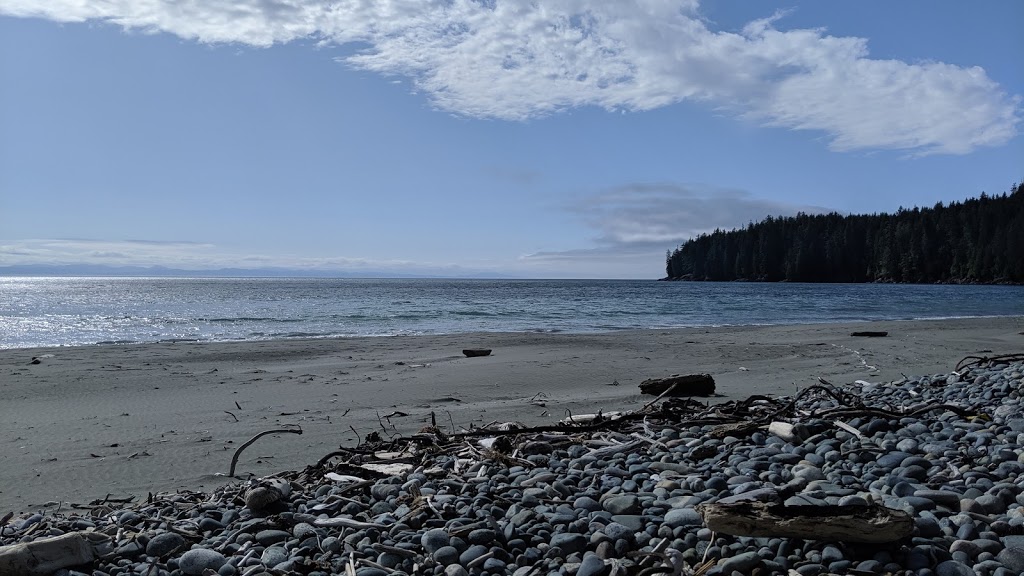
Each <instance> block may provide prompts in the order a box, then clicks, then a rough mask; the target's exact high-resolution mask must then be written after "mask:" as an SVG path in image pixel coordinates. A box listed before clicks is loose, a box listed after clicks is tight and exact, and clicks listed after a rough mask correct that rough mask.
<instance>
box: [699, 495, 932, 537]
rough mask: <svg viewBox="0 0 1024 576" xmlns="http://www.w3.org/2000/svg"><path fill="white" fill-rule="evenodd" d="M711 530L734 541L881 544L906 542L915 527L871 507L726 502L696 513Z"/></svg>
mask: <svg viewBox="0 0 1024 576" xmlns="http://www.w3.org/2000/svg"><path fill="white" fill-rule="evenodd" d="M697 510H698V511H699V512H700V515H701V517H702V518H703V519H704V523H705V524H706V525H707V527H708V528H709V529H711V530H713V531H715V532H718V533H720V534H729V535H730V536H753V537H756V538H803V539H805V540H822V541H837V542H863V543H869V544H881V543H884V542H895V541H897V540H900V539H903V538H906V537H908V536H910V534H911V533H912V532H913V531H914V521H913V519H912V518H911V517H910V515H909V514H907V513H906V512H903V511H902V510H892V509H890V508H886V507H884V506H880V505H878V504H869V505H867V506H785V505H782V504H778V503H773V502H757V501H747V502H734V503H727V504H723V503H721V502H716V503H710V504H701V505H700V506H698V507H697Z"/></svg>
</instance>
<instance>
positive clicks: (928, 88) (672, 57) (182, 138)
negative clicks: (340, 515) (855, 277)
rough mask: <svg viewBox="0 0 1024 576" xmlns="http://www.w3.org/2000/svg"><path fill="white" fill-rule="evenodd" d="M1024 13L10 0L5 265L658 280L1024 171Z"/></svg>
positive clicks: (3, 34)
mask: <svg viewBox="0 0 1024 576" xmlns="http://www.w3.org/2000/svg"><path fill="white" fill-rule="evenodd" d="M1021 22H1024V3H1021V2H1018V1H1015V0H1006V1H992V2H981V3H964V2H931V1H928V2H925V1H909V2H897V3H892V2H881V1H868V2H856V3H853V2H849V3H835V2H786V3H783V2H739V1H734V0H726V1H721V2H714V3H710V2H708V3H698V2H697V1H696V0H689V1H684V2H667V1H665V2H663V1H658V0H643V1H635V2H625V1H623V2H584V1H582V0H565V1H558V2H544V1H540V2H534V3H531V2H526V1H516V2H510V1H503V0H490V1H471V0H448V1H445V2H435V1H428V0H415V1H413V0H392V1H387V0H382V1H380V2H356V1H354V0H352V1H342V2H319V1H313V0H277V1H272V0H238V1H237V2H230V3H225V2H196V3H187V4H184V5H182V4H181V3H179V2H171V1H163V0H146V1H140V0H110V1H108V2H103V3H95V2H88V1H86V0H45V1H44V0H0V266H5V265H21V264H71V263H73V264H88V265H117V266H121V265H130V266H152V265H160V266H167V267H174V268H181V269H186V270H200V269H216V268H224V267H236V268H237V267H241V268H262V267H275V268H287V269H293V270H295V271H296V273H302V272H303V271H310V270H312V271H318V272H320V273H324V272H326V273H330V272H331V271H337V272H338V273H348V274H351V273H355V274H365V275H378V274H385V273H391V272H403V273H413V274H427V275H474V274H481V273H483V274H488V273H500V274H506V275H512V276H521V277H546V278H553V277H554V278H557V277H572V278H587V277H597V278H657V277H660V276H661V275H663V274H664V254H665V251H666V250H667V249H671V248H674V247H675V246H678V245H679V244H681V243H682V242H684V241H686V240H687V239H688V238H690V237H691V236H693V235H695V234H699V233H701V232H706V231H710V230H713V229H715V228H716V227H721V228H732V227H735V226H743V225H745V224H746V223H747V222H749V221H752V220H753V221H756V220H759V219H761V218H763V217H765V216H767V215H769V214H771V215H790V214H795V213H796V212H797V211H805V212H816V211H832V210H836V211H839V212H843V213H861V212H886V211H894V210H896V209H897V208H899V207H900V206H905V207H910V206H932V205H934V204H935V203H936V202H939V201H943V202H949V201H952V200H962V199H964V198H966V197H969V196H976V195H977V194H979V193H980V192H982V191H987V192H989V193H1001V192H1005V191H1007V190H1008V188H1009V187H1010V185H1011V184H1013V183H1014V182H1017V181H1019V180H1020V179H1021V178H1022V177H1024V138H1022V136H1021V135H1020V132H1021V129H1022V128H1021V127H1022V123H1021V118H1022V117H1024V111H1022V110H1024V104H1022V101H1021V98H1022V95H1024V68H1022V67H1021V66H1020V61H1019V55H1020V54H1024V37H1022V36H1021V34H1020V23H1021Z"/></svg>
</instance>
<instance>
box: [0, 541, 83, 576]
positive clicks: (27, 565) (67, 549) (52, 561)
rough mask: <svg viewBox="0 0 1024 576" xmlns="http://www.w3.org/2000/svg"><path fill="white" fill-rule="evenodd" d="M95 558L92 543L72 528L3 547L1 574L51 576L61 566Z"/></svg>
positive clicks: (77, 564) (0, 560)
mask: <svg viewBox="0 0 1024 576" xmlns="http://www.w3.org/2000/svg"><path fill="white" fill-rule="evenodd" d="M95 558H96V557H95V552H94V550H93V547H92V543H91V542H89V540H87V539H86V538H85V536H83V535H82V534H81V533H78V532H69V533H67V534H62V535H60V536H55V537H53V538H41V539H39V540H33V541H32V542H27V543H24V544H12V545H11V546H2V547H0V574H3V575H4V576H49V575H50V574H53V573H54V572H56V571H57V570H60V569H61V568H68V567H70V566H80V565H82V564H88V563H89V562H92V561H93V560H95Z"/></svg>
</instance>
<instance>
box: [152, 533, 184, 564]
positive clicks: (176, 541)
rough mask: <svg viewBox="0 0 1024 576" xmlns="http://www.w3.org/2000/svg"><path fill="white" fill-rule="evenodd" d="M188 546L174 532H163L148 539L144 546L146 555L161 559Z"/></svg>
mask: <svg viewBox="0 0 1024 576" xmlns="http://www.w3.org/2000/svg"><path fill="white" fill-rule="evenodd" d="M187 545H188V542H186V541H185V538H183V537H182V536H180V535H179V534H176V533H174V532H164V533H163V534H157V535H156V536H154V537H152V538H150V540H149V543H147V544H146V555H147V556H155V557H157V558H162V557H164V556H167V555H168V554H171V553H173V552H175V551H178V550H182V549H184V548H185V547H186V546H187Z"/></svg>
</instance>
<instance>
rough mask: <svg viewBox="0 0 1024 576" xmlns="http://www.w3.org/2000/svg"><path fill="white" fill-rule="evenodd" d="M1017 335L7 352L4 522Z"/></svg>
mask: <svg viewBox="0 0 1024 576" xmlns="http://www.w3.org/2000/svg"><path fill="white" fill-rule="evenodd" d="M854 330H858V331H860V330H884V331H888V332H889V335H888V336H887V337H885V338H855V337H851V336H850V333H851V332H852V331H854ZM1022 331H1024V318H1019V317H1017V318H981V319H958V320H935V321H893V322H872V323H856V324H815V325H800V326H765V327H731V328H728V327H727V328H698V329H678V330H643V331H622V332H613V333H602V334H522V333H482V334H457V335H444V336H409V337H379V338H349V339H322V340H277V341H267V342H235V343H166V344H147V345H104V346H84V347H66V348H47V349H14V350H2V351H0V393H2V394H3V402H2V403H0V455H2V461H3V465H2V466H0V514H2V513H6V512H7V511H14V512H24V511H32V510H39V509H42V508H44V507H46V508H48V509H50V510H52V509H53V508H55V507H56V506H57V504H58V503H59V502H62V503H63V504H61V505H62V506H68V505H69V504H73V503H85V502H88V501H90V500H93V499H97V498H100V499H102V498H104V497H106V496H107V495H110V496H111V497H112V498H124V497H128V496H135V497H137V498H142V499H144V498H145V497H146V495H147V493H148V492H156V491H168V490H209V489H211V488H213V487H215V486H218V485H220V484H222V483H224V482H227V481H229V479H226V478H224V477H221V476H217V475H216V473H226V472H227V470H228V466H229V464H230V460H231V455H232V453H233V451H234V450H235V449H236V448H237V447H238V446H239V445H240V444H241V443H243V442H245V441H246V440H248V439H249V438H250V437H252V436H253V435H254V434H257V433H259V432H261V431H264V430H269V429H273V428H279V427H281V426H283V425H298V426H301V428H302V431H303V434H302V435H294V434H281V435H273V436H268V437H264V438H261V439H260V440H259V441H257V442H256V443H255V444H254V445H252V446H251V447H249V448H248V449H247V450H246V451H245V452H244V453H243V454H242V456H241V458H240V460H239V462H238V469H237V473H238V474H239V475H240V476H242V477H246V476H248V475H250V474H252V475H257V476H261V475H266V474H271V473H274V472H278V471H282V470H289V469H300V468H302V467H304V466H305V465H307V464H310V463H313V462H315V461H316V460H317V459H319V458H320V457H321V456H323V455H324V454H327V453H329V452H331V451H332V450H333V449H334V448H336V447H337V446H339V445H346V446H351V445H353V444H355V443H357V442H358V441H359V439H360V438H361V437H364V436H365V435H366V434H367V433H369V432H372V431H377V432H380V433H382V434H383V433H385V430H382V425H383V427H384V428H385V429H386V432H387V433H388V434H396V435H397V434H403V433H409V432H412V431H415V430H417V429H419V428H421V427H422V426H424V425H425V424H428V423H429V420H430V414H431V413H432V412H433V413H434V415H435V416H436V418H437V423H438V425H439V426H442V427H445V428H451V427H456V428H463V427H465V428H468V427H470V426H480V425H485V424H488V423H491V422H494V421H501V422H505V421H519V422H522V423H525V424H528V425H537V424H546V423H554V422H556V421H558V420H560V419H562V418H565V417H566V416H567V415H569V414H570V413H571V414H581V413H588V412H596V411H598V410H605V411H610V410H632V409H637V408H640V407H641V406H643V404H644V403H646V402H648V401H650V400H651V399H652V397H650V396H642V395H640V394H639V389H638V388H637V385H638V384H639V383H640V382H641V381H642V380H644V379H647V378H655V377H663V376H668V375H670V374H674V373H693V372H707V373H710V374H712V375H713V376H714V378H715V380H716V382H717V387H718V392H719V394H720V396H718V397H716V398H710V399H708V400H709V401H710V402H718V401H725V400H729V399H736V398H743V397H746V396H748V395H750V394H753V393H758V394H773V395H786V394H792V393H794V392H795V391H797V390H798V389H799V388H801V387H804V386H808V385H811V384H814V383H815V382H816V381H817V378H818V377H822V378H825V379H827V380H829V381H832V382H835V383H846V382H851V381H853V380H858V379H860V380H868V381H872V382H887V381H891V380H895V379H898V378H900V377H901V375H904V374H905V375H915V374H916V375H922V374H935V373H940V372H948V371H950V370H952V368H953V366H954V365H955V363H956V362H957V361H958V360H959V359H960V358H962V357H963V356H965V355H969V354H989V353H991V354H998V353H1009V352H1020V351H1021V350H1022V349H1024V335H1022V334H1021V332H1022ZM464 348H490V349H492V350H493V353H492V355H491V356H487V357H480V358H466V357H464V356H463V355H462V353H461V351H462V349H464ZM33 357H38V358H39V359H40V362H39V363H38V364H32V363H31V360H32V358H33ZM541 404H543V405H541ZM396 413H397V414H396ZM388 415H391V416H390V417H388Z"/></svg>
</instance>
